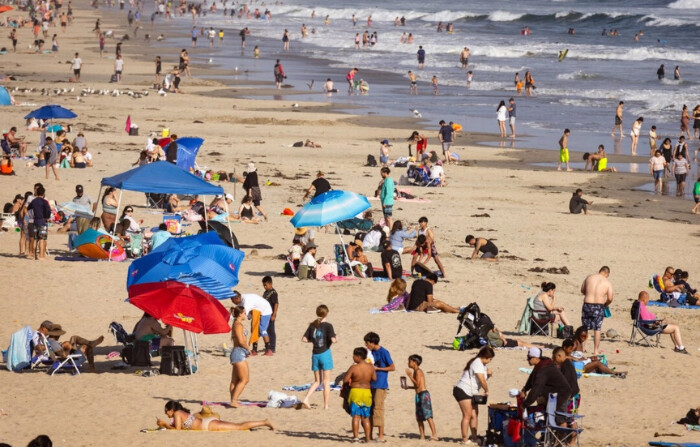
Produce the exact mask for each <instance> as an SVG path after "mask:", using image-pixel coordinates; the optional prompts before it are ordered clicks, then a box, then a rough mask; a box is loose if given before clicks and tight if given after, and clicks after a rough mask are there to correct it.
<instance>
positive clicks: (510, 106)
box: [508, 98, 517, 138]
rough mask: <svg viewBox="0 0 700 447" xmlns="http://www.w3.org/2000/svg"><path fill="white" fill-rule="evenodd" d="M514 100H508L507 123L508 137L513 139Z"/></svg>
mask: <svg viewBox="0 0 700 447" xmlns="http://www.w3.org/2000/svg"><path fill="white" fill-rule="evenodd" d="M516 108H517V106H516V105H515V99H513V98H510V99H509V100H508V123H509V124H510V137H511V138H515V109H516Z"/></svg>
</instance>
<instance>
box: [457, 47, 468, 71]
mask: <svg viewBox="0 0 700 447" xmlns="http://www.w3.org/2000/svg"><path fill="white" fill-rule="evenodd" d="M469 54H470V53H469V48H467V47H464V49H463V50H462V52H461V53H459V61H460V62H461V63H462V69H463V70H466V69H467V65H469Z"/></svg>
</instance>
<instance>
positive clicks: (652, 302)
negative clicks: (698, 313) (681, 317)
mask: <svg viewBox="0 0 700 447" xmlns="http://www.w3.org/2000/svg"><path fill="white" fill-rule="evenodd" d="M647 306H654V307H671V306H669V305H668V303H662V302H661V301H649V302H648V303H647ZM672 309H700V306H691V305H690V304H685V305H681V306H676V307H673V308H672Z"/></svg>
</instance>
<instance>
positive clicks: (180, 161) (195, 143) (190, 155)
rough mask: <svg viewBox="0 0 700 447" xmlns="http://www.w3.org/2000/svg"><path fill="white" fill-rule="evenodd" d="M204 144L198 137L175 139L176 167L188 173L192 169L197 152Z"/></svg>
mask: <svg viewBox="0 0 700 447" xmlns="http://www.w3.org/2000/svg"><path fill="white" fill-rule="evenodd" d="M203 143H204V139H203V138H199V137H182V138H178V139H177V165H178V167H180V168H182V169H184V170H185V171H189V170H190V168H193V167H194V163H195V159H196V158H197V152H199V148H200V147H202V144H203Z"/></svg>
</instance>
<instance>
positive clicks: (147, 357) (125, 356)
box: [122, 340, 151, 366]
mask: <svg viewBox="0 0 700 447" xmlns="http://www.w3.org/2000/svg"><path fill="white" fill-rule="evenodd" d="M150 350H151V344H150V343H149V342H147V341H144V340H136V341H135V342H134V344H133V345H126V346H124V349H122V360H123V361H124V363H127V364H129V365H131V366H151V353H150Z"/></svg>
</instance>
